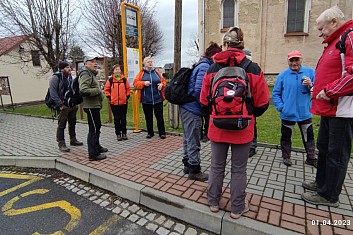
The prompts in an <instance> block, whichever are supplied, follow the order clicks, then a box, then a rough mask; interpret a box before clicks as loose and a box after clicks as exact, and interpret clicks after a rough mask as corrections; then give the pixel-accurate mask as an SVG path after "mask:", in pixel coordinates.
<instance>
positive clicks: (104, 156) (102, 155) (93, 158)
mask: <svg viewBox="0 0 353 235" xmlns="http://www.w3.org/2000/svg"><path fill="white" fill-rule="evenodd" d="M106 158H107V156H106V155H105V154H102V153H101V154H99V155H98V156H95V157H89V160H90V161H100V160H103V159H106Z"/></svg>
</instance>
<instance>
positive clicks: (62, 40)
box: [0, 0, 76, 71]
mask: <svg viewBox="0 0 353 235" xmlns="http://www.w3.org/2000/svg"><path fill="white" fill-rule="evenodd" d="M72 4H73V1H70V0H17V1H13V0H1V1H0V27H2V28H3V29H5V30H7V31H8V32H9V33H11V34H13V35H18V34H19V33H20V34H23V35H31V37H30V38H29V42H30V44H31V45H32V46H33V48H34V49H36V50H39V52H40V53H41V54H42V55H43V57H44V59H45V60H46V61H47V62H48V64H49V66H50V68H51V69H52V70H53V71H55V70H56V66H57V63H58V60H60V59H61V60H63V59H66V57H67V53H68V49H69V45H70V42H71V41H72V40H73V39H72V37H71V36H72V32H73V29H74V25H76V22H74V15H75V14H74V10H73V9H74V7H73V5H72Z"/></svg>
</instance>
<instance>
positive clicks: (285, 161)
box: [283, 158, 292, 166]
mask: <svg viewBox="0 0 353 235" xmlns="http://www.w3.org/2000/svg"><path fill="white" fill-rule="evenodd" d="M283 164H284V165H286V166H291V165H292V161H291V160H290V158H284V159H283Z"/></svg>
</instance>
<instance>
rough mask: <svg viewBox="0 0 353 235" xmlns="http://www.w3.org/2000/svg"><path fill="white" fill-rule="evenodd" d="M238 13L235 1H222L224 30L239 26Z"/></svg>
mask: <svg viewBox="0 0 353 235" xmlns="http://www.w3.org/2000/svg"><path fill="white" fill-rule="evenodd" d="M237 17H238V14H237V11H236V1H235V0H224V1H222V28H223V29H224V28H229V27H232V26H236V25H237V23H238V22H237Z"/></svg>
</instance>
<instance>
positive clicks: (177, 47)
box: [168, 0, 183, 128]
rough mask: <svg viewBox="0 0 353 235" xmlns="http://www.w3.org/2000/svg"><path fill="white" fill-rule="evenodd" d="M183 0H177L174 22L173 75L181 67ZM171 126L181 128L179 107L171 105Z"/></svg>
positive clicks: (169, 108)
mask: <svg viewBox="0 0 353 235" xmlns="http://www.w3.org/2000/svg"><path fill="white" fill-rule="evenodd" d="M182 6H183V4H182V0H175V20H174V68H173V74H176V72H177V71H178V70H179V69H180V67H181V26H182ZM168 111H169V120H170V121H169V124H170V126H171V127H172V128H178V127H179V106H178V105H175V104H170V103H169V107H168Z"/></svg>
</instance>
